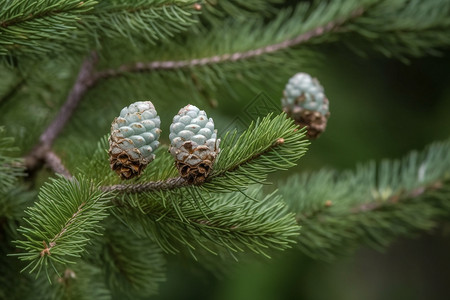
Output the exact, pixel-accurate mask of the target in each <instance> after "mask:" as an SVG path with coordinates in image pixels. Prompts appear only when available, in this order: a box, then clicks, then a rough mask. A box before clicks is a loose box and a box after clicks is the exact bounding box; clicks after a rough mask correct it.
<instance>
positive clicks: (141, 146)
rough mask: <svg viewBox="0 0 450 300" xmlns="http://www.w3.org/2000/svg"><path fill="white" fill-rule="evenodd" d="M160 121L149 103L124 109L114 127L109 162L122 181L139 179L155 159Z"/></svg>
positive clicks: (136, 104)
mask: <svg viewBox="0 0 450 300" xmlns="http://www.w3.org/2000/svg"><path fill="white" fill-rule="evenodd" d="M160 126H161V121H160V119H159V116H158V115H157V113H156V110H155V107H154V106H153V104H152V103H151V102H150V101H138V102H135V103H133V104H131V105H130V106H128V107H124V108H123V109H122V111H121V112H120V116H119V117H117V118H115V119H114V121H113V122H112V124H111V136H110V138H109V146H110V147H109V162H110V166H111V169H112V170H113V171H115V172H116V173H117V174H118V175H119V176H120V178H122V179H131V178H133V177H136V176H139V175H140V174H141V172H142V171H143V170H144V169H145V167H146V166H147V165H148V164H149V163H150V162H151V161H152V160H153V159H154V158H155V154H153V153H154V152H155V150H156V148H158V146H159V141H158V139H159V135H160V133H161V129H159V128H160Z"/></svg>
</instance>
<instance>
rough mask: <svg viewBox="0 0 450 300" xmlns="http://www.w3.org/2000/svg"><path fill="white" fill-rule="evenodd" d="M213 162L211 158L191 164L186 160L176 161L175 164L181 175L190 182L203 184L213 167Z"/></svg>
mask: <svg viewBox="0 0 450 300" xmlns="http://www.w3.org/2000/svg"><path fill="white" fill-rule="evenodd" d="M212 164H213V163H212V162H211V161H209V160H206V161H202V162H201V163H199V164H197V165H195V166H191V165H189V164H187V163H184V162H176V163H175V166H176V167H177V169H178V172H179V173H180V175H181V177H183V178H184V179H185V180H186V181H187V182H188V183H190V184H202V183H203V182H205V180H206V178H207V177H208V175H209V173H210V172H211V169H212Z"/></svg>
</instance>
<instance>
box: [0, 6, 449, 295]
mask: <svg viewBox="0 0 450 300" xmlns="http://www.w3.org/2000/svg"><path fill="white" fill-rule="evenodd" d="M449 29H450V2H449V1H442V0H429V1H420V0H392V1H383V0H363V1H357V0H337V1H319V0H314V1H282V0H271V1H262V0H251V1H244V0H232V1H215V0H206V1H193V0H176V1H173V0H171V1H167V0H151V1H143V0H139V1H126V0H114V1H92V0H87V1H74V0H43V1H30V0H12V1H4V2H3V3H0V56H1V59H0V74H1V76H2V80H1V82H0V109H1V111H2V114H1V115H0V125H1V126H4V127H0V298H2V299H3V298H7V297H9V298H13V299H14V298H17V299H93V298H95V299H148V298H149V297H150V296H151V295H154V294H156V293H157V292H158V286H159V284H160V283H161V282H163V281H165V280H166V271H167V270H166V259H167V257H171V256H177V257H182V259H183V260H186V261H192V260H194V261H196V262H198V264H199V265H201V266H202V267H203V268H205V269H209V270H212V272H213V273H222V272H225V269H227V268H229V267H231V263H230V262H242V261H245V260H246V259H250V258H254V256H256V257H258V258H259V259H263V258H270V257H273V256H274V255H277V254H279V253H280V251H283V250H286V249H288V248H296V249H297V250H299V251H301V252H303V253H305V254H307V255H309V256H312V257H314V258H317V259H322V260H331V259H333V258H335V257H337V256H339V255H342V254H343V253H349V251H351V250H353V249H354V248H356V247H357V246H359V245H370V246H373V247H375V248H377V249H382V248H384V247H386V246H387V245H389V243H390V242H391V241H393V240H394V239H396V238H397V237H400V236H410V235H413V234H415V233H417V232H421V231H427V230H430V229H431V228H433V227H434V226H436V224H437V222H439V221H440V220H442V219H446V218H448V217H449V211H450V202H449V199H450V186H449V184H450V173H449V170H450V141H449V140H447V141H444V142H439V143H434V144H432V145H430V146H429V147H428V148H427V149H426V150H423V151H421V152H412V153H410V154H409V155H407V156H405V157H404V158H403V159H402V160H392V161H383V162H381V163H378V164H376V163H368V164H366V165H361V166H358V167H357V168H356V170H354V171H344V172H340V171H334V170H330V169H323V170H319V171H316V172H312V173H306V172H302V173H300V174H288V175H287V178H285V179H283V180H276V182H275V185H274V186H275V187H274V188H273V189H271V188H270V187H268V186H267V185H268V184H269V182H268V180H267V179H268V177H269V176H270V175H269V174H271V173H273V172H276V174H278V172H280V171H285V170H288V169H290V168H292V167H294V166H296V165H297V164H298V163H299V161H300V162H301V160H300V158H302V157H303V155H304V154H305V153H306V151H307V147H308V146H309V141H307V140H306V138H305V136H306V129H304V128H303V129H299V128H298V127H297V126H296V125H295V124H294V122H293V121H292V120H290V119H289V118H288V117H287V116H286V115H285V114H284V113H281V108H280V109H279V110H277V111H273V112H272V113H269V114H268V115H266V116H261V118H259V119H257V118H254V120H253V122H252V123H251V124H250V125H249V126H247V127H246V130H244V131H243V132H242V133H238V131H237V130H230V131H228V132H225V131H223V132H222V131H221V130H220V129H219V132H218V137H220V139H221V143H220V152H219V154H218V156H217V158H216V160H215V162H214V165H213V169H212V172H211V173H210V174H209V176H208V177H207V178H206V180H205V182H203V183H195V184H193V183H190V182H188V181H186V180H185V179H183V178H182V177H180V176H179V175H178V172H177V169H176V167H175V165H174V159H173V157H172V156H171V155H170V153H169V152H168V146H167V144H168V143H167V136H168V132H169V130H168V124H166V125H164V124H165V123H164V122H166V123H167V120H169V119H170V118H171V117H172V116H173V115H174V113H176V112H175V111H173V107H175V106H176V107H180V106H184V105H187V104H188V103H193V104H196V103H200V104H201V107H211V108H210V109H211V110H212V111H213V112H217V110H214V109H213V108H216V107H217V104H219V108H220V105H221V103H227V101H230V98H233V99H238V100H239V101H242V102H249V101H250V100H251V99H252V97H253V95H254V94H255V93H259V92H260V91H261V90H263V91H269V93H270V94H271V96H272V95H277V96H276V97H278V98H281V91H282V89H283V87H284V86H285V83H286V81H287V78H289V77H291V76H292V75H293V74H295V73H297V72H299V71H301V68H302V67H303V66H307V65H311V64H316V63H317V62H318V61H320V60H321V58H322V55H323V52H321V51H322V50H321V49H322V48H321V47H326V46H327V45H331V44H332V43H341V44H344V45H346V46H347V47H349V48H350V49H352V50H353V51H355V52H356V53H358V54H361V55H366V56H369V55H375V54H374V53H381V54H382V55H384V56H387V57H392V58H397V59H400V60H403V61H407V60H408V59H409V58H411V57H418V56H425V55H438V54H440V53H441V51H442V50H445V49H448V47H449V46H450V35H449V34H448V31H449ZM325 89H326V86H325ZM327 96H329V97H330V106H331V110H332V109H333V106H334V105H339V103H336V104H335V103H333V99H332V98H333V97H332V96H331V95H329V94H328V93H327ZM144 100H151V101H152V102H153V104H154V105H155V107H156V109H157V110H158V115H160V116H161V120H162V124H163V125H162V126H161V129H162V134H161V138H162V145H161V146H160V147H159V148H158V149H157V150H156V151H155V153H154V154H155V156H156V158H155V160H153V161H152V162H151V163H150V164H149V165H148V166H147V167H146V169H145V171H143V173H142V174H141V175H140V176H138V177H137V178H133V179H130V180H128V181H126V182H125V183H124V181H122V180H121V179H120V178H119V177H118V176H117V175H116V174H115V173H114V172H113V171H111V168H110V165H109V161H108V147H109V146H108V135H107V133H108V132H109V131H110V124H111V121H112V120H113V119H114V117H116V116H118V114H119V112H120V110H121V109H122V108H123V107H124V106H128V105H129V104H130V103H131V102H134V101H144ZM172 104H173V105H172ZM206 110H207V111H208V109H206ZM212 115H214V113H213V114H212ZM208 116H211V114H210V113H209V111H208ZM220 118H222V119H220ZM218 119H219V122H217V121H216V125H217V124H218V123H220V122H222V123H224V122H225V123H226V122H227V119H226V117H223V116H220V115H218ZM52 120H53V121H52ZM164 120H166V121H164ZM169 123H170V122H169ZM164 126H165V127H164ZM330 126H332V125H330ZM216 127H217V126H216ZM5 128H6V129H7V130H5ZM49 132H50V133H49ZM50 135H52V137H51V138H49V136H50ZM164 136H166V137H164ZM13 137H14V138H13ZM164 139H166V140H165V141H164ZM43 166H44V167H45V168H47V169H44V170H46V171H44V172H39V170H40V169H41V168H42V167H43ZM48 169H50V172H49V170H48ZM54 173H60V174H56V175H55V174H54ZM21 270H22V272H20V271H21ZM49 282H50V283H49ZM11 286H14V287H16V291H15V294H14V295H11V293H10V292H9V291H8V289H9V288H10V287H11Z"/></svg>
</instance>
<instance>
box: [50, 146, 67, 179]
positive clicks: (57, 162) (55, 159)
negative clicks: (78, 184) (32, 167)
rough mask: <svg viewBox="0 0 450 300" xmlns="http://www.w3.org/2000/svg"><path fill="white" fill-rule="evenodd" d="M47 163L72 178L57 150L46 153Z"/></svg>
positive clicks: (59, 172) (54, 169)
mask: <svg viewBox="0 0 450 300" xmlns="http://www.w3.org/2000/svg"><path fill="white" fill-rule="evenodd" d="M45 163H46V164H47V165H48V166H49V167H50V168H51V169H52V170H53V171H55V172H56V173H58V174H61V175H63V176H64V177H66V178H67V179H70V178H72V175H71V174H70V172H69V170H67V169H66V167H65V166H64V165H63V163H62V162H61V159H60V158H59V156H58V155H56V153H55V152H53V151H51V150H49V151H47V152H46V153H45Z"/></svg>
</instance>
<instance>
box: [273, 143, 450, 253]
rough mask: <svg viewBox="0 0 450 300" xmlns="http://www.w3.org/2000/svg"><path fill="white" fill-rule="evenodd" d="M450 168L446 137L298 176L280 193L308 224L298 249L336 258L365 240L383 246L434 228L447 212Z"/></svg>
mask: <svg viewBox="0 0 450 300" xmlns="http://www.w3.org/2000/svg"><path fill="white" fill-rule="evenodd" d="M449 169H450V141H446V142H442V143H436V144H433V145H431V146H429V147H428V148H427V149H426V150H425V151H423V152H422V153H417V152H412V153H411V154H409V155H408V156H406V157H405V158H404V159H402V160H401V161H384V162H382V163H381V164H379V166H378V167H376V165H375V164H368V165H366V166H361V167H359V168H358V169H357V170H356V171H354V172H349V171H347V172H342V173H337V172H331V171H326V170H324V171H320V172H318V173H314V174H310V175H304V176H302V177H300V176H293V177H291V178H290V179H288V180H287V181H286V182H284V183H282V184H281V185H280V192H281V193H282V194H283V195H284V197H285V199H286V200H287V201H288V203H289V206H290V208H291V210H292V211H295V212H296V214H297V220H298V222H299V224H300V225H301V226H302V228H303V230H302V232H303V234H302V237H301V238H300V239H299V244H298V245H299V248H300V249H301V250H302V251H303V252H305V253H306V254H308V255H311V256H313V257H315V258H319V259H331V258H333V257H335V255H336V254H339V253H341V252H346V251H349V250H351V249H353V248H355V247H356V246H357V245H359V244H361V243H364V244H368V245H371V246H373V247H375V248H381V247H385V246H387V244H388V243H389V242H390V241H391V240H392V239H393V238H395V237H397V236H399V235H410V234H412V233H414V232H417V231H418V230H429V229H430V228H432V227H433V226H434V225H435V224H436V221H437V220H439V219H440V218H441V217H443V216H447V215H448V211H449V208H450V202H449V201H448V199H449V198H450V181H449V179H450V174H449V172H448V170H449ZM298 187H302V188H301V189H300V188H298Z"/></svg>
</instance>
